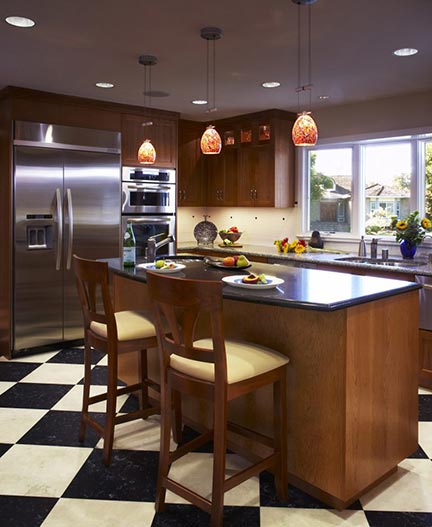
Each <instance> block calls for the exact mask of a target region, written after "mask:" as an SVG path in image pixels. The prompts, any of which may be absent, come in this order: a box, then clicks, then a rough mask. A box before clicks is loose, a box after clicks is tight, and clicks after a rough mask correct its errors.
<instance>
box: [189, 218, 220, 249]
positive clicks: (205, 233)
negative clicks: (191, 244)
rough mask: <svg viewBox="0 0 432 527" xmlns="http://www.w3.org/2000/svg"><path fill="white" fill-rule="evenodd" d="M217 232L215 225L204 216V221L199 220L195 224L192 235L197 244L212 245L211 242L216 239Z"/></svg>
mask: <svg viewBox="0 0 432 527" xmlns="http://www.w3.org/2000/svg"><path fill="white" fill-rule="evenodd" d="M217 234H218V230H217V227H216V225H215V224H214V223H212V222H211V221H207V216H204V221H200V222H199V223H197V224H196V225H195V228H194V232H193V235H194V237H195V240H196V241H197V243H198V245H201V246H202V247H213V242H214V241H215V240H216V237H217Z"/></svg>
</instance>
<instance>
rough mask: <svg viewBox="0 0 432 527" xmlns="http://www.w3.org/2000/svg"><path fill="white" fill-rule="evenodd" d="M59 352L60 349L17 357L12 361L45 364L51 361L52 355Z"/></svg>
mask: <svg viewBox="0 0 432 527" xmlns="http://www.w3.org/2000/svg"><path fill="white" fill-rule="evenodd" d="M59 351H61V348H59V349H58V350H54V351H45V352H43V353H34V354H33V355H25V356H24V357H17V358H14V359H12V360H13V361H14V362H40V363H42V362H46V361H47V360H50V359H52V357H54V355H57V353H58V352H59Z"/></svg>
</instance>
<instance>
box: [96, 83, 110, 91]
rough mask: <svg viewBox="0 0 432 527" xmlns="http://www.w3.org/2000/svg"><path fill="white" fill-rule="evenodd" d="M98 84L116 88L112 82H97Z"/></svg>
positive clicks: (102, 86)
mask: <svg viewBox="0 0 432 527" xmlns="http://www.w3.org/2000/svg"><path fill="white" fill-rule="evenodd" d="M96 86H97V87H98V88H106V89H107V88H114V84H113V83H112V82H97V83H96Z"/></svg>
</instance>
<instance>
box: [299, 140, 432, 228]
mask: <svg viewBox="0 0 432 527" xmlns="http://www.w3.org/2000/svg"><path fill="white" fill-rule="evenodd" d="M413 144H414V143H413V142H410V141H401V142H392V143H390V142H389V143H386V144H366V145H362V146H361V148H360V158H361V163H360V167H361V172H360V170H358V173H359V175H360V178H361V181H363V185H364V186H363V192H361V191H360V194H362V195H361V196H359V197H358V199H361V200H364V211H365V216H364V219H363V225H362V226H361V227H362V230H364V232H365V233H366V234H374V235H377V234H379V235H380V236H386V235H387V236H392V235H393V234H394V232H393V230H392V228H391V223H392V220H393V219H394V218H395V217H396V218H399V219H402V218H406V217H407V216H408V214H409V213H410V212H412V202H411V185H412V183H413V175H412V174H413V170H412V158H413V157H412V148H413ZM421 145H422V148H424V167H425V172H424V174H419V178H420V183H421V185H420V186H422V187H423V188H424V193H425V194H424V197H425V213H426V215H427V217H429V218H432V142H430V143H421ZM352 158H353V148H352V147H347V148H328V149H317V150H311V151H310V152H309V185H310V186H309V196H310V208H309V229H310V230H311V231H313V230H320V231H324V232H340V233H342V232H347V233H348V232H351V230H352V217H351V213H352V200H353V196H352V193H353V185H352V183H353V163H352Z"/></svg>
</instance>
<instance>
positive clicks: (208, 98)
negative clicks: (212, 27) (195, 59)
mask: <svg viewBox="0 0 432 527" xmlns="http://www.w3.org/2000/svg"><path fill="white" fill-rule="evenodd" d="M209 84H210V41H209V40H208V39H207V93H206V99H207V111H209V110H210V90H209Z"/></svg>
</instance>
